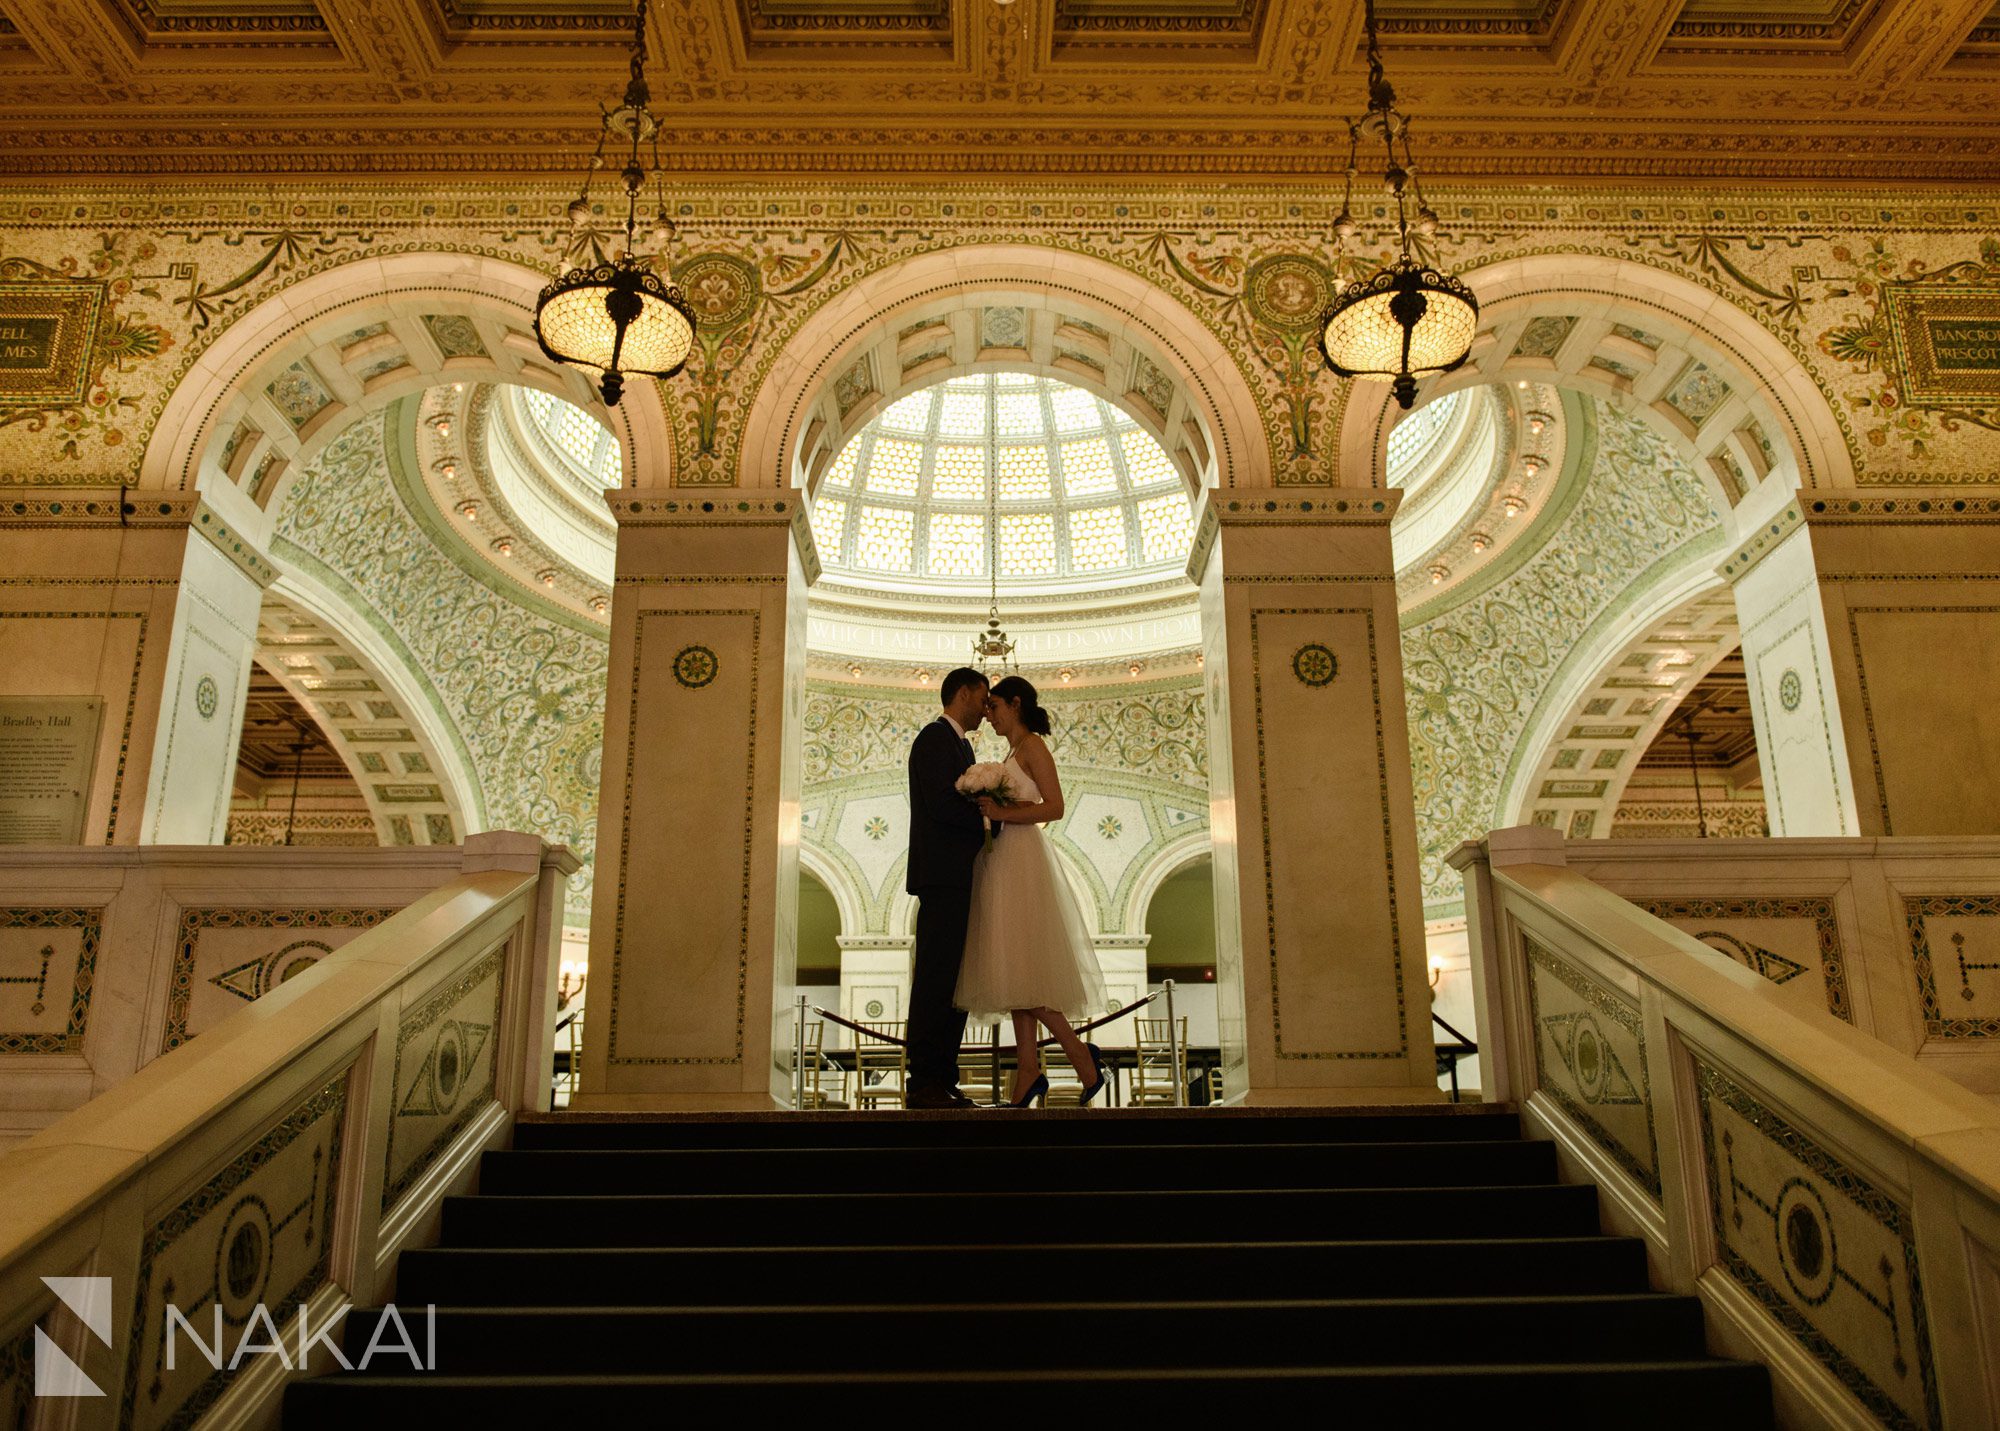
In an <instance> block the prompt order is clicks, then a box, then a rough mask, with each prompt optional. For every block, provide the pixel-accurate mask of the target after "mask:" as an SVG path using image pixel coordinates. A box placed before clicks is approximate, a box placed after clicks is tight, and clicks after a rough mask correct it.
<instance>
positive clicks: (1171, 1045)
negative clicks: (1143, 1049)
mask: <svg viewBox="0 0 2000 1431" xmlns="http://www.w3.org/2000/svg"><path fill="white" fill-rule="evenodd" d="M1165 989H1166V995H1167V1048H1168V1050H1169V1058H1170V1059H1171V1060H1172V1064H1173V1070H1174V1107H1176V1108H1185V1107H1187V1063H1186V1061H1185V1059H1184V1057H1183V1055H1182V1053H1181V1025H1180V1020H1179V1019H1177V1018H1175V1017H1174V981H1173V980H1172V979H1168V980H1167V981H1166V983H1165Z"/></svg>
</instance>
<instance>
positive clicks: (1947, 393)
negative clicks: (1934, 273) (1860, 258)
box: [1882, 283, 2000, 407]
mask: <svg viewBox="0 0 2000 1431" xmlns="http://www.w3.org/2000/svg"><path fill="white" fill-rule="evenodd" d="M1882 299H1883V305H1884V309H1885V311H1886V313H1887V315H1888V319H1889V336H1890V340H1891V342H1893V343H1894V344H1895V349H1896V362H1897V366H1898V367H1899V368H1900V369H1901V370H1902V382H1901V384H1900V386H1901V388H1902V391H1903V399H1904V401H1906V402H1909V403H1912V404H1915V405H1917V406H1921V407H1936V406H1948V407H1949V406H1958V405H1960V404H1965V403H1980V402H1992V401H2000V288H1989V287H1983V286H1982V287H1974V286H1971V285H1969V284H1964V283H1885V284H1884V285H1882Z"/></svg>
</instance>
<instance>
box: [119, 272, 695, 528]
mask: <svg viewBox="0 0 2000 1431" xmlns="http://www.w3.org/2000/svg"><path fill="white" fill-rule="evenodd" d="M547 279H548V276H547V275H546V274H544V273H542V272H541V271H540V270H537V269H533V268H529V267H527V266H526V265H523V264H519V263H514V262H511V261H509V260H506V259H498V258H491V257H486V256H483V255H477V254H461V253H444V252H435V251H429V252H415V253H399V254H388V255H381V256H375V257H370V258H364V259H357V260H355V261H353V262H351V263H345V264H341V265H339V266H337V267H334V268H330V269H326V270H324V271H322V272H319V273H315V274H312V275H311V276H309V277H307V278H304V279H301V280H300V281H299V282H297V283H295V284H293V285H291V286H290V287H288V288H286V289H285V290H283V291H282V292H280V293H277V294H274V295H272V296H271V297H269V298H266V299H265V300H264V301H263V302H261V303H259V304H257V305H256V306H255V307H253V308H250V309H249V310H247V311H246V312H244V313H243V314H241V315H240V316H239V317H237V318H236V320H235V321H234V322H232V323H231V324H230V325H229V326H228V327H227V328H226V329H224V330H223V331H222V332H221V333H220V334H219V335H218V336H217V337H216V338H215V339H214V340H213V341H212V342H211V343H210V344H209V346H208V347H207V349H206V350H204V351H203V353H202V354H201V356H200V357H199V358H198V359H196V361H195V363H194V365H193V366H192V367H191V368H190V369H189V371H188V372H187V373H186V374H184V375H183V376H182V378H181V380H180V381H179V383H177V384H176V385H175V388H174V391H173V393H172V395H171V396H170V397H169V399H168V401H167V405H166V408H165V410H164V411H163V412H162V414H161V416H160V421H159V422H158V424H157V425H156V426H155V427H154V430H153V435H152V438H151V440H150V441H149V442H148V443H147V446H146V455H145V459H144V461H143V463H142V464H141V468H140V485H141V486H143V487H148V488H164V489H169V490H178V491H189V490H194V489H197V488H199V489H201V490H204V491H213V490H215V489H216V488H217V487H219V486H222V485H230V486H234V487H236V488H239V489H241V490H242V491H243V492H245V493H246V494H247V495H248V496H250V497H251V498H252V500H254V501H255V502H256V503H257V505H259V506H261V507H265V508H269V507H270V506H271V504H272V497H273V495H274V494H275V492H276V491H277V490H278V488H279V487H280V486H281V485H282V479H283V476H284V473H285V471H286V470H287V469H288V468H296V467H297V466H299V465H300V464H302V463H305V462H308V461H310V460H311V459H312V457H313V455H314V454H315V453H316V452H318V451H319V450H320V449H321V448H322V447H324V446H325V445H326V444H327V443H328V442H331V441H332V440H333V439H334V438H335V437H337V436H338V435H339V434H340V432H341V431H342V430H343V429H344V428H345V427H347V426H348V424H349V423H351V422H352V421H353V420H354V419H355V418H356V417H358V416H360V415H362V414H364V413H368V412H372V411H375V410H376V409H378V408H381V407H384V406H386V405H388V404H389V403H391V402H394V401H396V400H397V399H398V398H402V397H407V396H409V395H410V394H412V393H415V392H421V391H423V390H425V389H427V388H430V387H434V386H436V385H437V384H438V383H440V382H455V381H467V382H470V381H493V382H507V383H523V384H527V385H529V386H532V387H539V388H542V389H544V390H545V391H548V392H552V393H555V394H557V395H558V396H560V397H564V398H567V399H568V400H570V401H571V402H574V403H576V404H577V405H578V406H580V407H584V408H587V409H588V410H590V411H591V412H592V413H593V414H594V415H595V416H596V417H598V418H599V419H600V420H601V421H603V422H604V423H605V425H606V426H607V427H609V428H610V429H611V430H612V431H613V432H614V433H616V434H617V435H618V437H619V439H620V442H621V444H622V446H623V450H624V452H625V453H626V471H625V474H624V485H626V486H640V487H645V486H664V485H666V484H667V483H668V482H669V481H670V480H671V474H670V471H669V468H670V464H671V460H672V459H671V453H672V451H673V446H672V442H671V440H670V431H669V428H668V424H667V420H666V413H665V411H664V409H663V407H662V405H661V403H660V399H659V395H658V393H657V392H656V391H655V390H654V388H653V385H652V384H650V383H636V384H633V385H632V387H631V388H630V389H629V390H628V394H627V397H626V399H625V401H624V402H622V403H620V404H619V405H618V406H617V407H616V408H611V409H607V408H605V407H604V406H603V404H602V403H600V402H599V401H598V398H597V395H596V393H595V391H594V390H593V389H592V388H591V387H590V385H589V384H588V382H586V381H585V379H584V378H583V376H582V375H581V374H580V373H579V372H577V371H576V370H574V369H569V368H564V367H562V366H561V365H559V364H555V363H551V362H549V361H548V359H547V358H545V357H544V356H543V355H542V352H541V349H540V348H539V346H538V345H537V344H536V342H535V340H534V337H533V336H532V327H533V321H534V311H535V299H536V297H537V296H538V294H539V293H540V291H541V288H542V285H543V284H544V283H546V282H547ZM635 454H636V456H637V460H636V461H635V460H634V456H635Z"/></svg>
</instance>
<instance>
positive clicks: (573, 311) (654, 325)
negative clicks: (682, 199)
mask: <svg viewBox="0 0 2000 1431" xmlns="http://www.w3.org/2000/svg"><path fill="white" fill-rule="evenodd" d="M646 6H647V0H639V9H638V13H637V15H636V16H635V18H634V20H633V24H632V74H631V78H630V79H629V80H628V81H627V82H626V85H625V98H624V100H623V102H621V103H620V104H619V106H618V107H617V108H616V109H607V110H606V111H605V112H604V124H603V128H602V130H601V131H600V132H599V134H598V136H597V149H596V152H595V153H593V154H592V155H591V156H590V168H589V170H588V171H587V172H586V173H585V174H584V179H583V187H582V189H581V190H579V191H578V193H577V196H576V198H575V199H574V200H572V201H571V203H570V206H569V219H570V222H571V224H573V225H574V226H575V227H576V228H578V229H579V230H581V229H584V228H586V227H588V226H589V224H590V221H591V207H590V182H591V179H592V178H593V177H594V176H595V175H596V173H597V171H598V170H599V169H601V168H603V167H604V151H605V146H606V145H607V144H608V143H610V142H611V141H612V139H613V137H614V136H616V139H617V144H618V147H620V148H623V149H624V150H625V167H624V168H623V169H622V170H621V171H620V175H619V177H620V178H622V179H623V180H624V181H625V246H624V247H623V248H622V249H619V250H618V251H616V252H615V253H613V254H612V255H611V257H610V260H609V261H608V262H598V263H595V264H586V265H582V266H579V267H577V268H573V269H571V270H569V272H567V273H565V274H563V276H562V277H561V278H558V279H557V280H556V281H555V282H554V283H551V284H550V285H549V286H548V287H546V288H544V289H543V290H542V292H541V297H540V298H538V299H537V300H536V302H535V340H536V341H537V342H539V343H540V344H541V345H542V351H543V352H544V353H546V354H548V355H549V357H551V358H553V359H554V360H555V361H557V362H559V363H567V364H569V365H570V366H572V367H578V368H586V369H589V370H591V371H593V372H595V373H597V374H599V390H600V391H601V392H602V393H603V394H604V401H605V403H606V404H607V405H608V406H611V407H616V406H617V405H618V398H619V395H620V394H621V393H622V392H623V391H624V390H625V378H626V375H627V374H629V373H643V374H645V375H646V376H648V377H653V378H670V377H672V376H673V375H674V374H675V373H677V372H679V371H680V370H681V368H682V367H683V366H684V365H685V364H686V363H687V360H688V354H689V353H690V352H691V351H693V348H694V326H695V325H694V309H693V308H691V307H690V306H689V305H688V301H687V299H686V298H684V297H682V296H681V291H680V289H678V288H676V287H675V286H674V285H673V283H672V281H671V279H672V272H671V269H670V267H669V254H668V250H669V247H670V246H671V244H672V242H673V235H674V225H673V220H671V219H670V218H668V217H667V206H666V196H665V194H664V193H662V194H660V196H659V212H658V215H657V217H656V218H655V220H654V225H653V235H652V237H653V245H654V247H655V248H656V249H657V250H658V252H657V254H656V256H655V257H653V258H644V257H641V256H640V254H639V252H638V230H639V195H640V192H641V191H642V190H643V189H644V188H645V186H646V168H645V166H644V165H643V164H641V163H640V162H639V155H640V151H641V146H644V145H651V147H652V160H653V173H654V175H655V176H656V177H657V176H658V174H659V172H660V140H659V135H660V121H659V119H658V118H657V117H656V116H655V115H654V114H653V112H652V110H651V109H649V108H648V107H647V106H648V104H649V103H650V101H651V95H650V93H649V92H648V90H647V88H646V73H645V71H646ZM656 267H657V268H658V269H662V270H666V271H667V276H666V278H664V279H663V278H662V277H661V276H660V274H659V273H658V272H656V271H655V269H656Z"/></svg>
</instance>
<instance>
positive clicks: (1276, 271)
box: [1243, 254, 1333, 333]
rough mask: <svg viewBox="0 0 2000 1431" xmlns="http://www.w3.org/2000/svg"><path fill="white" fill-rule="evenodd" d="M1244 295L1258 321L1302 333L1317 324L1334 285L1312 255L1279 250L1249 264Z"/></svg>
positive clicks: (1329, 300) (1251, 312) (1245, 276)
mask: <svg viewBox="0 0 2000 1431" xmlns="http://www.w3.org/2000/svg"><path fill="white" fill-rule="evenodd" d="M1243 296H1244V299H1245V301H1246V302H1247V303H1248V304H1249V306H1250V314H1251V316H1252V317H1253V318H1255V319H1256V320H1257V321H1258V322H1259V323H1262V324H1264V325H1265V326H1267V327H1271V328H1276V329H1278V330H1279V331H1281V332H1286V333H1303V332H1306V331H1308V330H1310V329H1312V328H1316V327H1318V326H1319V317H1320V314H1321V313H1322V312H1324V311H1325V309H1326V305H1327V304H1328V303H1330V302H1331V301H1332V300H1333V285H1332V283H1330V282H1329V281H1328V280H1327V276H1326V271H1325V270H1324V269H1322V268H1321V267H1320V266H1319V265H1318V264H1316V263H1314V262H1313V261H1312V260H1311V259H1309V258H1303V257H1300V256H1298V255H1295V254H1280V255H1278V256H1276V257H1274V258H1266V259H1259V260H1258V261H1257V262H1256V263H1253V264H1251V265H1250V271H1249V273H1247V274H1245V275H1244V278H1243Z"/></svg>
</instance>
